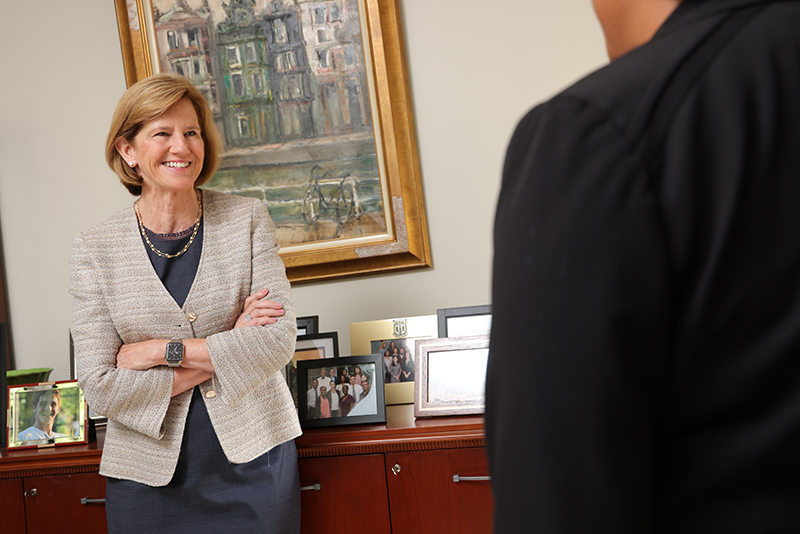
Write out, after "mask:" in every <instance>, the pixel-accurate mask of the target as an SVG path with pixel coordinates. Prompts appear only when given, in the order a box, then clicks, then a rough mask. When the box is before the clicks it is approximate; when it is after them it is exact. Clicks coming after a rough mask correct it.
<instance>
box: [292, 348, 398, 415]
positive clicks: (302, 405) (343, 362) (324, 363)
mask: <svg viewBox="0 0 800 534" xmlns="http://www.w3.org/2000/svg"><path fill="white" fill-rule="evenodd" d="M332 363H333V364H334V365H331V364H332ZM364 364H372V365H374V366H375V369H374V378H373V383H372V384H371V388H372V391H374V392H375V407H376V413H375V414H368V415H356V416H349V415H348V416H344V417H331V418H328V419H309V418H308V416H307V414H308V405H307V399H306V395H298V412H299V413H298V415H299V416H300V426H302V427H303V428H320V427H330V426H344V425H360V424H365V423H385V422H386V398H385V393H384V389H383V388H384V376H383V361H382V359H381V356H380V355H379V354H370V355H366V356H346V357H343V358H338V359H336V360H334V361H333V362H332V361H331V360H330V359H322V360H303V361H299V362H297V386H298V390H299V391H301V392H306V391H308V372H309V371H313V370H316V369H319V368H322V367H337V368H341V367H348V368H353V367H355V366H356V365H360V366H363V365H364ZM338 371H339V369H337V375H338V374H339V372H338Z"/></svg>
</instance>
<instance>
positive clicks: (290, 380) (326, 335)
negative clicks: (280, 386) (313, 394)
mask: <svg viewBox="0 0 800 534" xmlns="http://www.w3.org/2000/svg"><path fill="white" fill-rule="evenodd" d="M318 339H330V340H331V343H332V344H333V356H329V357H326V358H320V359H317V360H313V361H317V362H320V361H326V360H330V359H331V358H334V359H338V358H339V333H338V332H323V333H321V334H320V333H317V334H308V335H305V336H297V342H296V344H295V349H294V354H297V352H298V350H297V349H298V346H297V345H300V344H303V342H304V341H316V340H318ZM301 350H302V349H301ZM300 361H302V360H296V359H295V357H294V355H292V359H291V360H290V361H289V363H287V364H286V367H285V368H284V370H283V375H284V376H285V377H286V384H287V385H288V386H289V392H290V393H291V394H292V398H293V399H294V405H295V407H298V403H299V400H298V397H299V395H298V394H297V392H298V391H300V390H299V388H298V385H297V375H298V373H297V364H298V363H300ZM292 366H294V369H295V374H294V376H293V375H292Z"/></svg>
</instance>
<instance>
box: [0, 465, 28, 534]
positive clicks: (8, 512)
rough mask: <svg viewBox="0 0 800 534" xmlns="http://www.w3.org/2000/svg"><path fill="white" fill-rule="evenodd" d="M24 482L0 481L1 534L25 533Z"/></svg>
mask: <svg viewBox="0 0 800 534" xmlns="http://www.w3.org/2000/svg"><path fill="white" fill-rule="evenodd" d="M22 491H23V490H22V480H21V479H19V478H10V479H8V480H0V508H2V510H3V513H2V514H0V519H2V520H0V534H22V533H24V532H25V503H24V502H23V500H22Z"/></svg>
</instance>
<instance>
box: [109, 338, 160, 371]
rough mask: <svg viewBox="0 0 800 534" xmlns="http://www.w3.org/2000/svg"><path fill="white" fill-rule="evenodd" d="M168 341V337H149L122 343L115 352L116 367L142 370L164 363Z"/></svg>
mask: <svg viewBox="0 0 800 534" xmlns="http://www.w3.org/2000/svg"><path fill="white" fill-rule="evenodd" d="M168 342H169V339H151V340H149V341H141V342H139V343H128V344H126V345H122V346H121V347H120V348H119V352H117V369H132V370H134V371H144V370H145V369H150V368H151V367H155V366H157V365H161V364H164V363H166V360H165V358H164V355H165V354H166V351H167V343H168Z"/></svg>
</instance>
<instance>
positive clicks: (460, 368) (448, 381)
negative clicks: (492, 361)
mask: <svg viewBox="0 0 800 534" xmlns="http://www.w3.org/2000/svg"><path fill="white" fill-rule="evenodd" d="M416 345H417V347H416V353H417V380H416V382H415V383H414V416H415V417H432V416H439V415H475V414H482V413H483V410H484V389H485V387H486V363H487V361H488V358H489V336H471V337H458V338H454V337H449V338H438V339H425V340H419V341H417V343H416Z"/></svg>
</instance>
